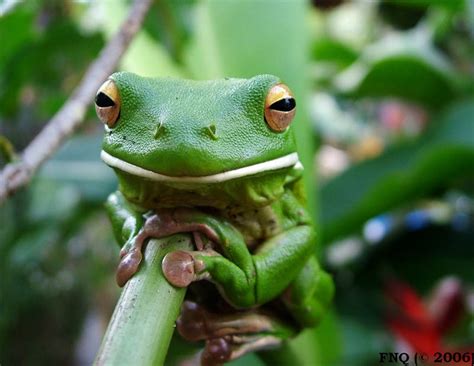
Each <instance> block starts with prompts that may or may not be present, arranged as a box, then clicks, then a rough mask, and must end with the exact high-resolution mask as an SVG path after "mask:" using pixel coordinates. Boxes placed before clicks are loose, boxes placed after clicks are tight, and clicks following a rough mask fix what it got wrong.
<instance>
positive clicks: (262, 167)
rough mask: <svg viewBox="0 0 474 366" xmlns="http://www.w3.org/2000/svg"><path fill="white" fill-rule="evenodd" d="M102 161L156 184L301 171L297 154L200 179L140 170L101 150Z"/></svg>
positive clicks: (218, 179) (222, 179)
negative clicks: (286, 169) (290, 168)
mask: <svg viewBox="0 0 474 366" xmlns="http://www.w3.org/2000/svg"><path fill="white" fill-rule="evenodd" d="M100 157H101V158H102V160H103V161H104V162H105V163H106V164H107V165H109V166H111V167H113V168H117V169H120V170H122V171H124V172H126V173H129V174H132V175H135V176H138V177H143V178H147V179H151V180H154V181H158V182H181V183H220V182H225V181H228V180H232V179H237V178H242V177H247V176H250V175H255V174H258V173H263V172H268V171H272V170H278V169H283V168H289V167H294V168H296V169H302V168H303V166H302V165H301V163H300V161H299V158H298V154H297V153H291V154H288V155H285V156H282V157H280V158H276V159H273V160H269V161H265V162H263V163H258V164H253V165H249V166H246V167H243V168H238V169H233V170H228V171H226V172H222V173H217V174H212V175H205V176H200V177H190V176H182V177H173V176H169V175H164V174H160V173H156V172H153V171H151V170H147V169H143V168H140V167H139V166H136V165H133V164H130V163H128V162H126V161H124V160H121V159H119V158H116V157H115V156H112V155H110V154H109V153H107V152H105V151H104V150H102V152H101V153H100Z"/></svg>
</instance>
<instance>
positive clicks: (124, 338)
mask: <svg viewBox="0 0 474 366" xmlns="http://www.w3.org/2000/svg"><path fill="white" fill-rule="evenodd" d="M173 250H192V242H191V238H190V236H189V235H174V236H171V237H168V238H164V239H159V240H157V239H154V240H151V241H150V242H149V243H148V245H147V247H146V249H145V255H144V259H143V261H142V263H141V265H140V270H139V271H138V273H137V274H136V275H135V276H133V277H132V279H131V280H130V281H128V283H127V284H126V286H125V288H124V290H123V292H122V295H121V296H120V299H119V301H118V303H117V306H116V308H115V311H114V314H113V315H112V319H111V321H110V323H109V326H108V328H107V332H106V334H105V336H104V339H103V341H102V345H101V347H100V350H99V353H98V354H97V357H96V360H95V364H96V365H101V366H102V365H144V366H151V365H163V363H164V360H165V357H166V353H167V351H168V346H169V343H170V340H171V336H172V335H173V330H174V323H175V321H176V318H177V317H178V315H179V309H180V307H181V303H182V301H183V298H184V295H185V292H186V291H185V289H179V288H176V287H173V286H171V285H170V284H169V283H168V281H167V280H166V279H165V278H164V276H163V273H162V271H161V261H162V259H163V257H164V256H165V254H166V253H168V252H170V251H173Z"/></svg>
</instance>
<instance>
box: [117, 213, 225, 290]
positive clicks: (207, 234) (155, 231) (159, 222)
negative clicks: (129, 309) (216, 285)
mask: <svg viewBox="0 0 474 366" xmlns="http://www.w3.org/2000/svg"><path fill="white" fill-rule="evenodd" d="M186 212H187V214H188V215H190V214H191V212H192V211H191V210H187V211H186ZM178 216H179V215H178ZM178 219H179V217H176V215H175V214H174V213H173V210H161V211H160V212H158V213H157V214H154V215H152V216H149V217H148V218H147V219H146V221H145V224H144V225H143V227H142V228H141V230H140V231H139V233H138V234H137V235H136V236H135V237H133V238H131V239H130V240H129V241H128V242H127V243H126V244H125V245H124V246H123V248H122V249H121V250H120V258H121V260H120V264H119V265H118V268H117V272H116V276H115V277H116V280H117V284H118V285H119V286H120V287H123V286H124V285H125V284H126V283H127V281H128V280H129V279H130V278H131V277H132V276H133V275H134V274H135V273H136V272H137V271H138V267H139V266H140V262H141V261H142V259H143V254H142V250H143V246H144V243H145V242H146V240H147V239H149V238H157V239H159V238H163V237H166V236H170V235H173V234H178V233H184V232H192V233H193V237H194V240H195V243H196V247H197V249H199V250H204V249H206V248H210V247H211V242H210V241H209V240H217V236H216V234H215V232H214V231H213V230H212V229H211V228H210V227H209V226H208V225H205V224H202V223H196V222H179V221H178ZM201 235H204V238H203V237H202V236H201ZM208 239H209V240H208ZM181 259H182V261H181V262H180V266H181V268H182V269H183V270H184V272H183V273H182V275H183V276H186V274H187V275H188V277H183V278H181V279H178V278H177V277H176V274H177V273H178V272H179V271H178V270H179V268H178V267H176V266H174V267H173V268H171V269H170V271H174V273H175V275H173V276H171V277H172V278H175V279H177V281H178V282H176V281H175V282H176V283H179V281H181V283H183V282H182V281H183V280H186V278H187V279H188V280H189V281H191V280H192V279H194V277H193V276H192V274H193V273H191V272H190V271H191V269H190V267H189V266H190V265H191V262H190V261H189V260H188V261H187V262H186V258H184V257H181ZM175 262H176V261H175ZM175 262H174V263H175ZM170 282H171V283H173V281H170ZM173 284H175V283H173ZM175 285H176V286H179V285H178V284H175ZM183 286H185V285H182V286H180V287H183Z"/></svg>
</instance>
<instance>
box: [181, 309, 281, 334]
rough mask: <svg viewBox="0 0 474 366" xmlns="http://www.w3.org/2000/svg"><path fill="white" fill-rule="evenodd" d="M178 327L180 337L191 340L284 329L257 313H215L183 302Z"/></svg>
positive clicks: (268, 317)
mask: <svg viewBox="0 0 474 366" xmlns="http://www.w3.org/2000/svg"><path fill="white" fill-rule="evenodd" d="M176 324H177V329H178V332H179V334H180V335H181V336H182V337H183V338H184V339H186V340H188V341H199V340H203V339H212V338H219V337H223V336H227V335H236V334H256V333H275V332H278V331H279V330H280V328H281V327H282V325H281V324H278V322H277V321H276V320H275V319H273V318H272V317H270V316H268V315H264V314H260V313H257V312H256V311H246V312H235V313H232V314H226V315H223V314H214V313H211V312H209V311H207V310H206V309H205V308H204V307H203V306H201V305H199V304H197V303H195V302H193V301H189V300H187V301H185V302H184V303H183V305H182V307H181V314H180V316H179V318H178V320H177V321H176ZM282 330H283V329H282ZM278 333H279V332H278Z"/></svg>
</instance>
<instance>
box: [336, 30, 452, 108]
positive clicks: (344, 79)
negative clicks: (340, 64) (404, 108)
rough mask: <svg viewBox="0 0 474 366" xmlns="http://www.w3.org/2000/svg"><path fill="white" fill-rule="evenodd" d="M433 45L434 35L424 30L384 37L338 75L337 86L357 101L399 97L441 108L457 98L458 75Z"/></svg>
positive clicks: (429, 106)
mask: <svg viewBox="0 0 474 366" xmlns="http://www.w3.org/2000/svg"><path fill="white" fill-rule="evenodd" d="M430 42H431V40H430V35H429V34H427V33H426V32H423V31H416V32H409V33H406V34H403V35H389V36H387V37H385V38H382V39H381V40H380V41H378V42H377V43H376V44H373V45H372V46H370V47H368V48H367V49H366V50H365V51H364V53H363V54H362V55H361V57H360V58H359V60H358V61H357V62H355V63H354V64H353V65H352V66H351V67H350V68H348V69H346V70H345V71H344V72H343V73H342V74H340V75H338V76H337V78H336V79H335V83H334V84H335V86H336V87H337V88H338V89H339V90H340V91H341V92H343V93H345V94H348V95H349V96H351V97H353V98H364V97H397V98H400V99H403V100H407V101H410V102H416V103H420V104H422V105H424V106H425V107H428V108H431V109H437V108H441V107H442V106H444V105H447V104H449V103H450V102H451V101H452V100H453V99H454V97H455V96H456V94H457V76H456V74H455V73H454V72H453V69H452V67H451V65H450V64H449V63H448V62H447V60H446V59H445V58H444V57H443V55H442V54H440V53H439V52H438V51H437V50H436V49H434V48H433V47H432V46H431V45H430Z"/></svg>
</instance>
